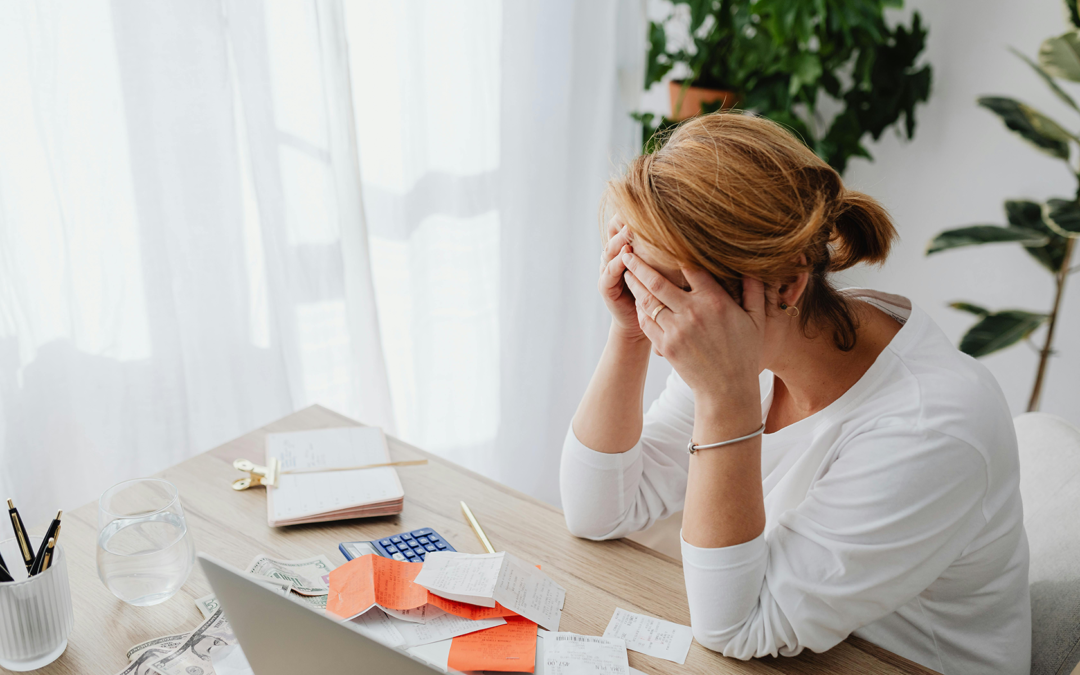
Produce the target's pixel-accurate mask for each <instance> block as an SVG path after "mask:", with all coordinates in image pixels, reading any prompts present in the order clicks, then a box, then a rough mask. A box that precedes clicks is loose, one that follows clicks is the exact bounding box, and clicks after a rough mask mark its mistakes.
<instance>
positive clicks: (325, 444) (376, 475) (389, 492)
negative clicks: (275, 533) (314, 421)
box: [266, 427, 405, 527]
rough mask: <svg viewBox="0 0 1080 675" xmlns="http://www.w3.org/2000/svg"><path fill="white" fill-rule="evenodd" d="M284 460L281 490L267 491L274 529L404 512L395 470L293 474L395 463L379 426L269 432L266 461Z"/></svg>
mask: <svg viewBox="0 0 1080 675" xmlns="http://www.w3.org/2000/svg"><path fill="white" fill-rule="evenodd" d="M271 458H276V459H277V460H278V461H279V462H281V471H282V474H281V475H280V476H279V477H278V485H277V487H272V488H269V489H268V490H267V493H266V507H267V521H268V522H269V523H270V526H271V527H278V526H281V525H298V524H301V523H319V522H323V521H327V520H345V519H347V518H366V517H369V516H386V515H391V514H394V513H401V508H402V504H403V502H404V500H405V491H404V490H403V489H402V488H401V480H399V479H398V474H397V471H396V470H395V469H394V467H392V466H386V467H379V468H376V469H360V470H357V471H329V472H325V473H302V474H289V473H287V472H288V471H291V470H294V469H315V468H323V469H325V468H337V467H347V466H364V465H367V464H381V463H384V462H389V461H390V451H389V448H388V447H387V445H386V436H385V435H384V434H383V432H382V429H379V428H378V427H343V428H340V429H317V430H314V431H291V432H288V433H280V434H268V435H267V437H266V461H267V464H269V462H270V459H271Z"/></svg>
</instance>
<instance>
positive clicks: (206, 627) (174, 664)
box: [132, 609, 236, 675]
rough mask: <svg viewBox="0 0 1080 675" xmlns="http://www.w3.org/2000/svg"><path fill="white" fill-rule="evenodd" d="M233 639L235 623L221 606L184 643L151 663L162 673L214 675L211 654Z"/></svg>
mask: <svg viewBox="0 0 1080 675" xmlns="http://www.w3.org/2000/svg"><path fill="white" fill-rule="evenodd" d="M234 642H236V636H235V635H233V632H232V627H230V626H229V622H228V620H227V619H226V618H225V615H224V614H222V612H221V609H218V610H217V611H216V612H214V613H213V614H211V615H210V617H209V618H208V619H206V621H203V622H202V623H201V624H199V627H198V628H196V629H195V630H193V631H192V632H191V633H190V634H189V635H188V636H187V639H186V640H184V642H183V644H181V645H180V646H179V647H177V648H176V649H174V650H173V651H172V652H170V653H169V654H167V655H165V656H164V657H163V658H160V659H158V660H157V661H154V662H153V663H151V664H150V668H151V669H152V670H153V671H156V672H158V673H160V674H161V675H214V665H213V663H212V662H211V660H210V654H212V653H213V652H216V651H217V650H219V649H222V648H224V647H227V646H229V645H231V644H233V643H234ZM140 658H141V657H140ZM132 672H135V671H132ZM140 675H141V673H140Z"/></svg>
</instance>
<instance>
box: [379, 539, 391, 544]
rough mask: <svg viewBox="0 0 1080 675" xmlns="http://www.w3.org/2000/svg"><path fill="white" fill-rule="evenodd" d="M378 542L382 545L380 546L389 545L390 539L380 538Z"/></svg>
mask: <svg viewBox="0 0 1080 675" xmlns="http://www.w3.org/2000/svg"><path fill="white" fill-rule="evenodd" d="M379 544H380V545H382V546H389V545H390V540H389V539H380V540H379Z"/></svg>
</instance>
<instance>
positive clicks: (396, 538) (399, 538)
mask: <svg viewBox="0 0 1080 675" xmlns="http://www.w3.org/2000/svg"><path fill="white" fill-rule="evenodd" d="M390 541H392V542H394V543H395V544H400V543H401V537H390Z"/></svg>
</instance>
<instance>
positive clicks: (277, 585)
mask: <svg viewBox="0 0 1080 675" xmlns="http://www.w3.org/2000/svg"><path fill="white" fill-rule="evenodd" d="M243 576H246V577H247V578H248V579H251V580H252V581H254V582H255V583H257V584H259V585H260V586H262V587H263V588H269V589H270V590H272V591H274V592H275V593H278V594H280V595H288V594H289V591H291V590H292V584H290V583H289V582H287V581H282V580H281V579H271V578H270V577H260V576H256V575H254V574H245V575H243ZM325 604H326V603H325V601H324V603H323V605H324V606H325ZM195 606H196V607H198V608H199V611H200V612H202V615H203V618H204V619H205V618H207V617H209V616H210V615H211V614H213V613H214V612H216V611H217V610H218V607H220V606H221V605H220V604H218V600H217V596H215V595H214V594H213V593H211V594H210V595H205V596H203V597H201V598H199V599H197V600H196V601H195Z"/></svg>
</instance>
